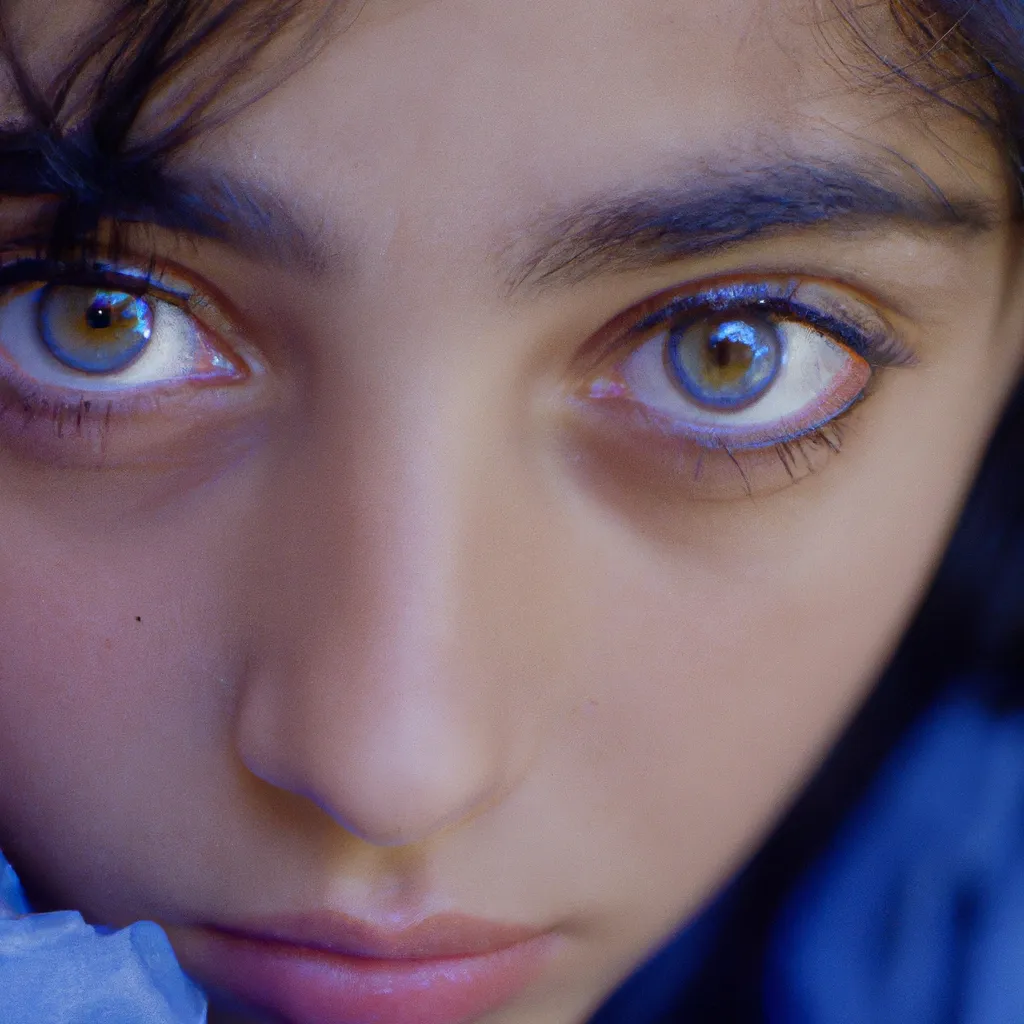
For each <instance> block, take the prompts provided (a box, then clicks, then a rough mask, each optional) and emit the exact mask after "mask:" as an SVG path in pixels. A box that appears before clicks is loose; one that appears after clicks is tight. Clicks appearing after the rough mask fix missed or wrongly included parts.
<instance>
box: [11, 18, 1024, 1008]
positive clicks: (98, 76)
mask: <svg viewBox="0 0 1024 1024" xmlns="http://www.w3.org/2000/svg"><path fill="white" fill-rule="evenodd" d="M849 2H850V0H846V3H845V4H841V3H840V0H832V3H833V7H834V9H835V10H836V11H838V12H839V14H840V16H841V17H842V18H843V20H845V21H846V22H847V23H848V24H849V26H850V27H851V29H852V30H853V31H854V32H856V33H857V35H856V38H857V39H858V40H859V42H860V43H861V45H862V46H863V48H864V50H865V51H866V52H867V53H868V54H870V56H871V57H872V59H873V60H875V61H876V62H877V63H876V64H875V67H876V68H877V67H878V64H879V63H880V65H881V70H880V75H881V78H882V80H888V81H894V82H897V83H898V84H902V85H903V86H905V87H909V88H912V89H915V90H920V91H923V92H925V93H927V94H928V95H929V96H930V97H931V98H932V99H933V100H935V101H937V102H939V103H942V104H945V105H947V106H949V107H951V108H953V109H955V110H957V111H959V112H960V113H962V114H963V115H964V116H967V117H970V118H972V119H974V120H975V121H976V122H977V123H979V124H980V125H982V126H983V127H984V128H985V129H986V130H987V131H989V132H990V134H991V135H992V137H993V138H995V139H998V140H999V141H1000V143H1001V145H1002V147H1003V149H1004V151H1005V154H1006V161H1007V167H1008V170H1009V173H1010V174H1011V175H1012V176H1013V178H1014V180H1015V181H1016V183H1017V186H1018V189H1019V193H1020V195H1021V196H1022V197H1024V0H872V2H865V3H861V4H860V5H859V6H857V7H856V8H850V7H849V6H848V4H849ZM348 6H349V5H346V4H344V3H342V0H120V2H119V3H117V4H115V5H114V6H113V9H112V10H111V11H109V12H108V13H107V14H106V15H105V16H104V17H103V18H102V19H101V21H100V22H99V23H98V24H97V25H96V27H95V28H94V29H93V30H92V31H91V32H90V33H89V34H88V35H87V37H86V39H85V41H84V42H83V43H81V44H80V45H79V46H78V47H77V48H76V49H75V50H74V52H73V53H72V54H70V55H69V56H67V57H66V60H65V61H64V63H63V64H62V65H61V64H59V62H58V66H59V67H61V68H62V70H59V71H58V72H57V73H55V74H53V75H52V76H50V80H49V82H48V83H47V84H45V85H43V84H40V83H39V81H38V80H37V77H36V76H35V75H34V74H33V72H32V70H31V69H30V68H29V67H28V66H27V63H26V62H25V61H24V60H23V59H22V57H21V56H20V55H19V52H18V47H17V32H16V31H15V28H14V18H13V17H12V13H11V10H10V7H11V5H10V3H9V2H4V0H0V62H2V63H3V65H4V66H5V68H6V71H7V74H8V76H9V79H10V84H11V86H12V87H13V92H14V95H15V96H16V98H17V99H18V101H19V102H20V107H21V111H20V113H19V114H18V115H16V116H12V117H10V118H9V119H8V120H6V121H4V122H2V123H0V199H2V197H7V196H33V197H35V196H49V197H52V198H54V199H55V200H56V201H57V202H56V204H55V205H51V208H48V210H47V212H46V214H45V217H46V218H47V219H46V223H45V230H46V232H47V238H48V243H47V245H48V249H49V252H50V255H51V258H62V259H63V258H72V257H74V258H80V259H88V258H90V255H91V253H92V252H93V250H94V247H95V245H96V241H97V236H98V234H99V233H100V231H101V229H102V228H103V226H104V224H107V225H109V224H110V223H111V222H113V223H114V224H116V222H117V221H125V220H132V221H137V222H141V223H146V222H147V219H148V217H149V216H150V214H151V213H152V211H153V210H154V209H156V208H159V209H160V211H161V214H162V222H163V223H164V224H167V223H168V218H167V214H168V211H174V213H175V217H176V218H177V219H176V223H177V226H178V227H180V228H181V229H182V230H189V229H191V228H195V227H198V226H202V227H203V228H204V229H205V231H206V232H207V233H214V232H215V229H216V227H217V223H218V218H219V217H220V216H221V215H220V214H219V213H218V212H217V210H218V207H217V206H216V204H207V203H206V202H204V200H203V198H202V197H200V196H196V195H194V194H190V193H189V192H188V191H187V190H185V189H183V188H182V187H181V186H180V185H179V184H178V183H177V181H176V179H175V176H174V173H173V169H172V161H173V157H174V156H175V155H176V154H177V153H178V152H179V151H180V150H181V149H182V148H183V147H184V146H186V145H188V144H189V143H191V142H194V141H195V140H196V139H198V138H199V137H201V136H202V135H203V134H204V133H206V132H208V131H210V130H211V129H213V128H215V127H217V126H218V125H221V124H224V123H225V122H226V121H227V120H229V119H230V118H232V117H234V116H236V115H237V114H238V113H239V112H240V111H241V110H243V109H244V108H245V107H246V106H248V105H249V104H251V103H253V102H255V101H256V100H258V99H259V98H260V97H262V96H264V95H266V93H268V92H269V91H270V90H271V89H273V88H274V87H275V86H276V85H277V84H278V83H280V82H281V81H283V80H284V79H285V78H286V77H288V75H290V74H291V73H293V72H294V71H295V70H297V69H298V68H299V67H301V66H302V64H303V63H305V62H307V61H309V60H311V59H312V58H313V57H314V56H315V55H316V53H317V52H318V51H319V48H320V47H321V46H322V45H323V44H324V42H325V41H326V40H327V39H329V38H330V36H331V33H330V32H328V31H327V27H328V22H329V21H330V23H331V24H330V27H331V28H332V29H335V30H336V29H337V27H338V25H339V23H340V22H343V21H344V20H345V19H338V18H337V17H336V16H337V14H338V12H339V10H340V9H341V8H343V7H344V8H347V7H348ZM866 12H867V13H870V14H871V15H872V16H877V15H884V16H885V17H886V18H888V19H889V20H890V21H891V22H892V23H894V24H895V25H896V26H897V27H898V29H899V30H900V32H901V33H902V37H903V39H904V40H905V42H906V44H907V46H908V47H909V52H910V54H911V56H910V57H909V59H903V58H902V57H899V58H897V57H893V56H890V55H887V54H886V53H884V52H882V50H881V49H880V48H879V46H878V45H877V44H876V42H875V40H874V38H873V35H872V33H871V32H870V31H868V30H866V29H865V27H864V26H865V24H866V21H867V18H866V17H865V14H866ZM356 13H358V11H357V10H356ZM225 55H226V56H227V59H225ZM1017 213H1018V215H1019V213H1020V205H1018V209H1017ZM108 244H109V240H108ZM1021 452H1024V387H1022V388H1019V389H1018V391H1017V393H1016V394H1015V395H1014V397H1013V398H1012V399H1011V400H1010V401H1009V403H1008V405H1007V408H1006V410H1005V413H1004V416H1003V419H1002V421H1001V424H1000V425H999V427H998V429H997V431H996V433H995V435H994V437H993V439H992V442H991V444H990V447H989V450H988V453H987V455H986V457H985V459H984V461H983V464H982V466H981V468H980V471H979V474H978V477H977V480H976V483H975V486H974V489H973V491H972V493H971V495H970V496H969V498H968V501H967V503H966V506H965V509H964V512H963V515H962V518H961V521H960V523H959V526H958V528H957V530H956V532H955V534H954V536H953V538H952V540H951V543H950V545H949V548H948V550H947V552H946V555H945V558H944V560H943V562H942V564H941V566H940V568H939V570H938V572H937V575H936V577H935V579H934V582H933V584H932V586H931V589H930V591H929V592H928V594H927V596H926V597H925V599H924V601H923V603H922V605H921V607H920V609H919V611H918V614H917V616H916V618H915V619H914V621H913V623H912V624H911V626H910V627H909V629H908V630H907V632H906V634H905V636H904V638H903V641H902V643H901V645H900V647H899V649H898V650H897V652H896V654H895V656H894V658H893V659H892V662H891V664H890V665H889V667H888V669H887V670H886V672H885V673H884V674H883V676H882V678H881V680H880V681H879V683H878V684H877V686H876V687H875V689H874V691H873V692H872V694H871V696H870V697H869V698H868V700H867V701H866V703H865V704H864V706H863V707H862V709H861V710H860V712H859V713H858V714H857V715H856V717H855V719H854V720H853V722H852V724H851V725H850V726H849V727H848V729H847V730H846V731H845V733H844V735H843V737H842V738H841V740H840V741H839V743H838V744H837V745H836V746H835V747H834V749H833V750H832V752H831V754H830V755H829V757H828V758H827V759H826V761H825V762H824V764H823V765H822V766H821V768H820V769H819V770H818V772H817V773H816V774H815V775H814V777H813V778H812V779H811V781H810V782H809V784H808V785H807V786H806V787H805V789H804V790H803V792H802V793H801V795H800V796H799V798H798V799H797V800H796V802H795V803H794V804H793V806H792V807H791V808H790V810H789V812H788V813H787V814H786V816H785V817H784V819H783V820H782V821H781V823H780V824H779V825H778V826H777V827H776V828H775V830H774V831H773V833H772V834H771V836H770V837H769V838H768V839H767V840H766V842H765V843H764V844H763V845H762V847H761V849H760V851H759V852H758V853H757V854H756V855H755V856H754V857H753V859H752V860H751V861H750V862H749V863H748V865H747V866H746V868H745V869H744V870H743V871H742V872H741V873H740V875H739V876H738V877H737V879H736V880H735V883H734V886H733V889H732V899H731V900H730V903H729V907H728V914H727V918H726V920H725V921H724V923H723V926H722V927H721V929H720V930H719V932H718V933H717V938H716V939H715V941H714V943H713V946H712V949H711V950H710V953H709V954H708V955H707V956H706V957H705V959H704V961H703V964H702V966H701V968H700V971H699V973H698V975H697V977H696V979H695V980H694V982H693V984H692V985H689V986H687V987H686V989H685V991H682V992H680V994H679V996H678V998H677V999H676V1001H675V1002H674V1004H673V1005H672V1007H671V1009H670V1010H669V1011H667V1014H666V1015H665V1017H664V1018H663V1019H664V1020H665V1021H675V1020H686V1021H691V1022H699V1021H704V1020H706V1021H709V1022H714V1024H729V1022H740V1021H743V1022H755V1021H758V1020H760V1019H762V1016H763V1011H762V1007H761V990H762V984H761V980H762V975H763V972H764V961H765V953H766V945H767V941H768V937H769V934H770V932H771V928H772V924H773V921H774V920H775V918H776V916H777V914H778V912H779V910H780V908H781V906H782V904H783V903H784V901H785V899H786V897H787V895H788V894H789V893H790V892H791V890H792V888H793V886H794V885H795V884H796V882H797V881H798V880H799V879H800V877H801V876H802V875H803V874H804V872H805V871H806V870H807V869H808V867H809V866H810V865H811V864H812V863H813V862H814V861H815V859H816V858H817V857H818V856H819V855H820V854H821V852H822V851H823V850H824V849H825V847H826V846H827V844H828V843H829V841H830V840H831V839H832V837H833V836H834V835H835V833H836V830H837V828H838V827H839V825H840V824H841V823H842V821H843V820H844V818H845V817H846V815H847V814H848V812H849V810H850V808H851V807H853V806H854V805H855V804H856V802H857V800H858V799H859V797H860V796H861V795H862V794H863V793H864V791H865V789H866V787H867V785H868V784H869V782H870V781H871V779H872V778H873V777H874V775H875V774H876V772H877V770H878V768H879V767H880V765H881V764H882V762H883V761H884V760H885V758H886V756H887V755H888V754H889V753H890V752H891V751H892V749H893V748H894V746H895V744H896V743H897V742H898V741H899V739H900V737H901V736H903V735H904V734H905V732H906V730H907V729H908V728H909V727H910V725H911V724H912V723H913V722H914V721H915V720H916V719H917V718H918V716H919V715H921V713H922V712H923V711H924V710H925V709H926V708H927V707H928V706H929V705H930V704H931V703H932V702H933V701H934V700H935V699H936V697H937V696H938V695H939V694H940V693H941V692H942V691H943V690H944V689H945V688H947V687H948V686H949V685H950V684H951V682H953V681H954V680H956V679H959V678H961V677H963V676H964V675H965V674H966V673H968V672H971V673H974V674H975V678H976V679H977V680H978V682H977V686H978V689H979V692H980V693H981V694H982V695H983V697H984V698H985V700H987V701H988V702H989V704H990V705H991V706H992V707H993V708H994V709H996V710H997V711H1009V710H1011V709H1018V708H1021V707H1024V687H1022V686H1021V682H1020V681H1021V680H1022V679H1024V587H1021V586H1020V583H1019V580H1020V579H1022V578H1024V474H1020V472H1019V460H1020V453H1021Z"/></svg>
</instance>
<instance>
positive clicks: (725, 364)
mask: <svg viewBox="0 0 1024 1024" xmlns="http://www.w3.org/2000/svg"><path fill="white" fill-rule="evenodd" d="M734 326H735V325H733V324H724V325H722V326H721V327H719V328H718V330H716V331H714V332H713V333H712V334H711V336H710V337H709V338H708V355H709V356H710V362H711V364H712V367H709V369H712V375H714V370H718V371H719V372H720V374H721V373H722V371H728V373H727V374H724V376H727V377H728V379H730V380H733V379H737V378H739V377H742V376H743V374H745V373H746V372H747V370H749V369H750V366H751V364H752V363H753V361H754V355H755V353H754V349H753V346H752V345H751V344H750V343H749V342H748V341H747V340H745V339H743V338H740V339H736V338H735V337H732V336H731V332H730V330H729V329H730V328H734Z"/></svg>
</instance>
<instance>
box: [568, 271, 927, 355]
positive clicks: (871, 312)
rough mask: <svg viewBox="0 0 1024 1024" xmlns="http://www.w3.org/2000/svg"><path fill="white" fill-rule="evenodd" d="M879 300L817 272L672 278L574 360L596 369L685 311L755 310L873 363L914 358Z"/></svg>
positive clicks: (621, 316) (616, 319) (605, 329)
mask: <svg viewBox="0 0 1024 1024" xmlns="http://www.w3.org/2000/svg"><path fill="white" fill-rule="evenodd" d="M882 306H883V304H882V303H881V302H879V301H877V300H874V299H873V298H872V297H869V296H866V295H864V293H863V292H862V291H861V290H860V289H859V288H855V287H853V286H851V285H847V284H844V283H841V282H838V281H832V280H828V279H826V278H822V277H816V276H804V275H800V274H797V273H789V274H777V273H776V274H759V273H757V272H755V271H751V272H748V273H742V274H740V273H733V274H730V275H727V276H720V277H716V278H711V279H706V280H702V281H697V282H692V283H689V284H685V285H677V286H675V287H672V288H668V289H663V290H661V291H659V292H657V293H656V294H654V295H651V296H648V297H647V298H645V299H642V300H641V301H640V302H638V303H636V304H635V305H633V306H631V307H630V308H629V309H627V310H626V311H624V312H623V313H620V314H619V315H618V316H616V317H614V318H613V319H612V320H611V321H610V322H609V323H608V324H607V325H606V326H605V327H603V328H602V329H601V330H599V331H598V332H597V334H596V335H594V337H593V338H592V339H591V341H590V342H589V343H588V344H587V345H586V346H585V347H584V349H583V351H582V352H581V353H580V355H579V357H578V359H579V360H580V362H582V363H583V364H584V367H585V369H594V368H596V367H597V366H600V365H601V364H603V363H604V362H605V360H607V359H608V358H609V357H610V356H611V355H612V354H613V353H614V351H616V350H617V349H619V348H621V347H622V346H624V345H635V344H637V343H639V341H640V340H641V339H642V338H643V337H644V336H645V335H648V334H650V333H652V332H654V331H656V330H658V329H659V328H661V327H663V326H664V325H665V324H666V323H669V322H670V321H671V320H672V319H673V318H675V317H678V316H680V315H682V314H687V313H689V314H693V315H697V314H700V313H707V314H714V313H719V312H728V311H731V310H744V309H746V310H752V309H760V310H763V311H764V312H766V313H768V314H769V315H771V316H774V317H776V318H777V319H778V320H793V321H799V322H802V323H806V324H807V325H808V326H810V327H813V328H815V329H816V330H820V331H821V332H822V333H825V334H828V335H830V336H832V337H834V338H835V339H836V341H838V342H839V343H840V344H843V345H845V346H846V347H847V348H849V349H850V350H851V351H853V352H855V353H856V354H857V355H859V356H860V357H861V358H862V359H865V360H866V361H867V362H868V363H870V364H871V366H873V367H888V366H912V365H915V364H916V363H917V362H918V358H917V354H916V353H915V352H914V351H913V350H912V349H911V348H910V347H909V345H908V344H907V343H906V342H905V341H903V340H902V339H901V337H900V333H899V332H898V331H897V329H896V328H895V327H894V326H893V324H892V323H891V322H890V321H889V319H888V318H887V316H886V315H885V314H884V313H883V312H882ZM587 364H589V365H587ZM577 365H580V363H578V364H577Z"/></svg>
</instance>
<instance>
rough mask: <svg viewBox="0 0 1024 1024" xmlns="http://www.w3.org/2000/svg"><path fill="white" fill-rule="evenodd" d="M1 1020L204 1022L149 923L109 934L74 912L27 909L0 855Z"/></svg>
mask: <svg viewBox="0 0 1024 1024" xmlns="http://www.w3.org/2000/svg"><path fill="white" fill-rule="evenodd" d="M0 1021H2V1022H3V1024H205V1021H206V999H205V997H204V996H203V994H202V993H201V992H200V990H199V989H198V988H197V987H196V986H195V984H193V983H192V982H191V981H190V980H189V979H188V978H186V977H185V975H184V974H183V973H182V971H181V968H180V967H179V966H178V962H177V960H176V959H175V957H174V951H173V950H172V949H171V944H170V942H169V941H168V939H167V936H166V934H165V933H164V932H163V930H162V929H161V928H160V927H159V926H158V925H156V924H154V923H153V922H152V921H140V922H138V923H137V924H133V925H132V926H131V927H130V928H124V929H122V930H121V931H113V930H111V929H109V928H94V927H91V926H90V925H88V924H86V923H85V920H84V919H83V918H82V915H81V914H79V913H76V912H74V911H60V912H58V913H52V914H32V913H30V907H29V905H28V901H27V900H26V899H25V893H24V891H23V890H22V888H21V885H20V883H19V882H18V878H17V876H16V875H15V873H14V869H13V868H12V867H11V866H10V864H8V863H7V861H6V860H4V858H3V857H2V856H0Z"/></svg>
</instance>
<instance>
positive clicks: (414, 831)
mask: <svg viewBox="0 0 1024 1024" xmlns="http://www.w3.org/2000/svg"><path fill="white" fill-rule="evenodd" d="M450 682H451V681H450V680H449V683H450ZM456 685H458V684H456ZM463 685H465V684H463ZM445 689H446V686H440V687H439V686H438V685H436V684H435V685H429V686H422V687H417V686H410V685H409V681H408V677H407V676H406V677H405V679H404V680H403V681H402V682H401V683H399V684H395V683H392V685H387V686H380V687H370V688H360V687H353V686H352V685H349V686H345V685H337V684H334V685H331V684H328V683H326V681H323V680H322V681H321V684H320V685H317V686H314V687H313V688H312V689H311V688H310V686H309V679H308V676H307V680H306V684H305V685H304V686H303V687H301V688H299V687H289V686H287V685H284V686H282V685H272V684H271V683H270V682H269V681H267V682H266V683H265V684H263V685H260V684H259V683H251V685H250V686H249V687H248V690H247V693H246V698H245V701H244V703H243V704H242V706H241V708H240V710H239V714H238V716H237V718H236V748H237V750H238V751H239V754H240V756H241V759H242V762H243V764H244V765H245V767H246V768H247V769H248V770H249V771H250V772H251V773H252V774H253V775H255V776H256V777H258V778H260V779H262V780H263V781H265V782H268V783H270V784H271V785H273V786H274V787H276V788H278V789H283V790H287V791H290V792H292V793H295V794H296V795H299V796H302V797H304V798H305V799H307V800H309V801H311V802H312V803H313V804H315V805H316V806H317V807H318V808H319V809H320V810H321V811H323V812H324V813H326V814H327V815H329V816H330V818H331V819H332V820H333V821H334V822H335V823H337V824H338V825H339V826H341V827H342V828H343V829H345V830H346V831H347V832H348V833H350V834H351V835H353V836H356V837H357V838H359V839H362V840H363V841H364V842H367V843H369V844H371V845H373V846H381V847H395V846H407V845H414V844H417V843H421V842H423V841H425V840H426V839H428V838H430V837H431V836H433V835H435V834H437V833H439V832H441V831H444V830H446V829H448V828H450V827H452V826H454V825H456V824H458V823H460V822H463V821H465V820H467V819H470V818H472V817H474V816H475V815H477V814H479V813H481V812H482V811H484V810H486V809H487V808H488V807H490V806H492V805H493V804H494V803H495V802H496V801H498V800H499V799H500V796H501V794H502V793H503V792H504V791H506V790H507V788H508V785H509V779H510V777H511V775H512V774H513V770H514V768H513V764H512V762H513V761H514V760H515V755H514V753H513V751H512V750H511V745H510V743H509V738H508V737H507V736H505V735H503V734H502V730H501V728H500V727H498V723H496V722H495V720H494V718H493V717H491V718H490V721H488V720H487V718H488V716H486V715H485V714H484V713H483V708H482V707H481V705H480V704H479V703H478V702H474V701H473V700H469V701H465V700H463V701H459V702H454V701H451V700H444V699H439V694H438V691H439V690H441V691H443V690H445ZM311 693H312V695H313V696H312V699H311V696H310V694H311Z"/></svg>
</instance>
